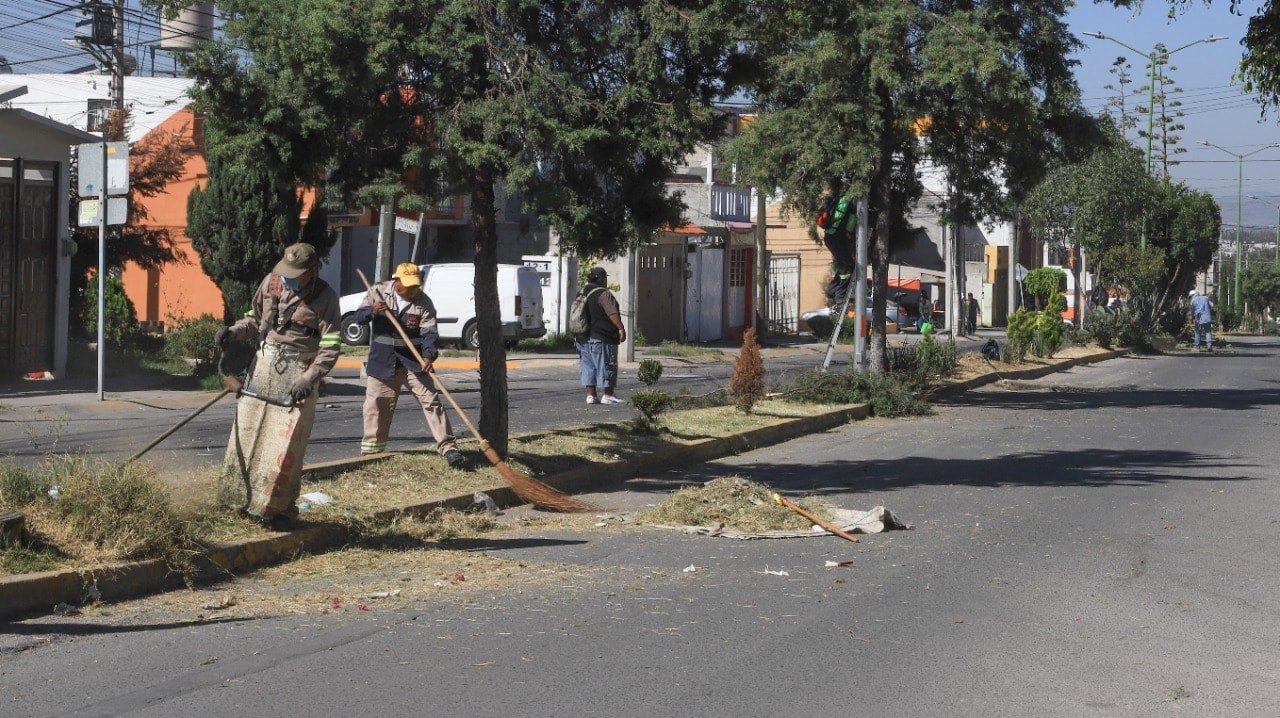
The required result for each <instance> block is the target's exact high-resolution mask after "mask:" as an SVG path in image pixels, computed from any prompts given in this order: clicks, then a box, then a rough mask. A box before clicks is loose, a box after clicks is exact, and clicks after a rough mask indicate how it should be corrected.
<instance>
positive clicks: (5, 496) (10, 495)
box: [0, 465, 52, 507]
mask: <svg viewBox="0 0 1280 718" xmlns="http://www.w3.org/2000/svg"><path fill="white" fill-rule="evenodd" d="M50 488H52V483H51V482H50V480H49V478H48V477H47V476H42V475H40V474H38V473H35V472H32V471H28V470H26V469H24V468H22V467H20V466H9V465H3V466H0V505H3V506H11V507H13V506H25V505H27V504H29V503H31V502H32V501H35V500H36V499H39V498H43V497H44V496H45V495H46V494H47V493H48V492H49V489H50Z"/></svg>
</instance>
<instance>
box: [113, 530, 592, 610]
mask: <svg viewBox="0 0 1280 718" xmlns="http://www.w3.org/2000/svg"><path fill="white" fill-rule="evenodd" d="M561 520H562V519H560V518H559V517H556V518H553V519H549V521H550V524H547V523H544V522H543V521H542V520H541V519H534V520H532V521H527V522H523V524H532V525H535V526H537V527H539V528H545V527H546V526H548V525H560V522H561ZM572 520H575V521H581V520H582V518H581V517H574V518H573V519H572ZM523 530H524V529H523V528H522V527H519V526H517V527H514V528H512V527H504V526H503V525H501V524H499V523H498V522H497V521H495V520H494V519H492V518H490V517H488V516H485V515H483V514H463V513H457V512H451V511H444V512H437V513H435V514H434V515H432V516H430V517H427V518H422V519H404V520H400V521H397V522H394V523H392V524H390V525H386V526H383V527H381V528H379V529H377V530H375V531H371V532H370V533H368V534H367V535H365V536H362V537H361V538H360V539H359V540H358V541H357V542H356V543H355V544H353V545H351V546H348V547H346V548H343V549H340V550H337V551H330V552H327V553H324V554H320V555H306V556H299V557H297V558H295V560H293V561H290V562H288V563H285V564H281V565H278V566H273V567H269V568H265V569H262V570H259V571H255V572H254V573H253V574H251V575H249V576H245V577H241V578H237V579H233V580H231V581H226V582H222V583H220V584H217V585H213V586H209V587H206V588H203V589H199V590H194V591H180V592H170V593H167V594H163V595H160V596H155V597H152V598H147V599H143V600H140V601H135V602H132V603H131V604H129V606H128V608H127V610H128V611H130V612H134V613H137V614H140V615H145V614H147V613H164V614H168V616H166V617H167V618H168V617H171V616H173V615H174V614H177V615H180V616H186V617H187V620H193V621H200V620H219V619H237V618H265V617H270V616H279V615H284V614H289V613H293V614H337V613H358V612H362V611H366V610H368V611H383V610H394V609H398V608H404V607H406V606H408V605H410V604H412V603H413V602H415V601H440V600H445V601H458V602H465V601H467V600H469V598H470V597H471V596H473V595H474V594H476V593H477V592H480V591H491V590H503V591H511V590H515V591H519V590H523V589H525V588H529V587H533V586H537V585H556V584H563V583H565V582H566V578H567V577H570V576H581V575H585V574H588V573H592V572H594V571H595V570H594V569H584V568H582V567H579V566H569V565H563V564H544V563H538V562H531V561H523V560H516V561H511V560H504V559H499V558H492V557H489V556H486V555H484V554H482V553H477V552H476V551H475V550H472V549H474V548H475V547H477V546H481V545H486V544H490V543H492V544H500V543H501V542H502V541H504V540H509V539H511V538H518V537H519V533H520V532H521V531H523ZM117 610H119V609H117ZM170 620H171V619H170Z"/></svg>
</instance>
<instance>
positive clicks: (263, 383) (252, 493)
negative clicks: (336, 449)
mask: <svg viewBox="0 0 1280 718" xmlns="http://www.w3.org/2000/svg"><path fill="white" fill-rule="evenodd" d="M319 272H320V257H319V256H318V255H317V254H316V250H315V248H314V247H312V246H311V245H309V244H305V243H301V242H299V243H298V244H293V245H290V246H289V247H287V248H285V251H284V257H283V258H281V260H280V261H279V262H278V263H277V264H276V266H275V268H274V269H273V270H272V272H271V274H268V275H267V277H266V279H264V280H262V284H261V285H259V286H258V290H257V292H255V293H254V295H253V302H252V305H251V308H250V311H249V313H248V314H247V315H246V316H245V317H244V318H243V319H241V320H240V321H238V322H236V323H235V324H234V325H232V326H230V327H223V328H222V329H219V330H218V333H217V335H216V337H215V341H216V342H217V343H218V345H219V346H222V345H223V344H225V343H226V342H227V341H228V340H232V339H236V340H248V339H252V338H256V339H257V342H258V349H257V352H256V354H255V356H254V359H253V364H252V365H250V369H249V374H248V378H247V380H246V382H245V384H244V388H243V389H242V391H241V392H240V396H239V400H238V401H237V403H236V419H235V424H234V425H233V426H232V428H231V438H230V439H229V440H228V442H227V454H226V464H227V474H228V475H229V477H230V478H232V479H233V480H232V481H231V482H230V484H231V486H229V487H228V488H231V489H233V490H232V491H230V492H228V493H227V494H226V499H227V501H228V503H230V504H232V505H233V507H234V508H238V509H241V510H243V511H245V512H247V513H249V514H251V515H253V516H256V517H258V518H259V519H261V520H263V521H264V522H265V523H268V524H269V525H271V526H273V527H274V528H284V527H286V526H287V525H288V523H289V522H290V521H291V520H292V519H295V518H297V515H298V507H297V500H298V494H299V492H300V491H301V490H302V462H303V455H304V454H305V452H306V449H307V442H308V440H310V438H311V425H312V422H313V421H314V420H315V413H316V396H317V393H316V387H317V386H318V385H319V383H320V380H321V379H322V378H324V377H325V376H327V375H328V374H329V372H330V371H331V370H332V369H333V366H334V364H335V363H336V362H337V360H338V354H339V349H340V346H341V336H340V334H339V331H340V330H339V321H340V318H339V312H338V295H337V293H336V292H334V291H333V289H332V288H331V287H330V286H329V285H328V284H327V283H326V282H325V281H324V280H322V279H320V277H319ZM240 487H243V489H242V490H240Z"/></svg>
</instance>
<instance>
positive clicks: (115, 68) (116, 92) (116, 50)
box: [107, 0, 125, 140]
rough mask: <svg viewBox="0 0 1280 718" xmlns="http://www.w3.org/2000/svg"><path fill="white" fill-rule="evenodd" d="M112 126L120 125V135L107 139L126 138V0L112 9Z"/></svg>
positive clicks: (119, 2) (117, 0)
mask: <svg viewBox="0 0 1280 718" xmlns="http://www.w3.org/2000/svg"><path fill="white" fill-rule="evenodd" d="M111 22H112V26H113V27H112V42H111V110H112V120H113V121H112V122H110V123H109V126H111V127H118V128H119V132H120V136H119V137H112V138H107V139H114V140H124V139H125V136H124V135H125V131H124V0H115V6H114V7H113V8H112V10H111Z"/></svg>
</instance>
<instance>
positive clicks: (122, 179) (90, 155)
mask: <svg viewBox="0 0 1280 718" xmlns="http://www.w3.org/2000/svg"><path fill="white" fill-rule="evenodd" d="M76 160H77V161H78V164H79V178H78V181H77V183H76V188H77V190H78V194H79V195H80V197H81V202H80V206H79V208H78V211H77V213H76V214H77V222H76V223H77V224H79V225H80V226H81V227H91V226H93V225H94V224H96V225H98V400H99V401H102V400H105V399H106V398H107V393H106V390H105V389H104V388H103V383H102V381H103V377H104V376H105V375H106V366H107V364H106V356H107V345H106V333H105V332H104V329H103V327H104V325H105V324H106V317H107V309H106V307H107V278H106V267H107V225H109V224H124V223H125V222H126V221H127V219H128V210H129V206H128V201H129V200H128V199H127V198H126V197H125V196H124V195H127V194H129V143H128V142H86V143H84V144H82V145H77V146H76ZM103 207H106V209H107V211H105V212H103V211H102V208H103Z"/></svg>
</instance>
